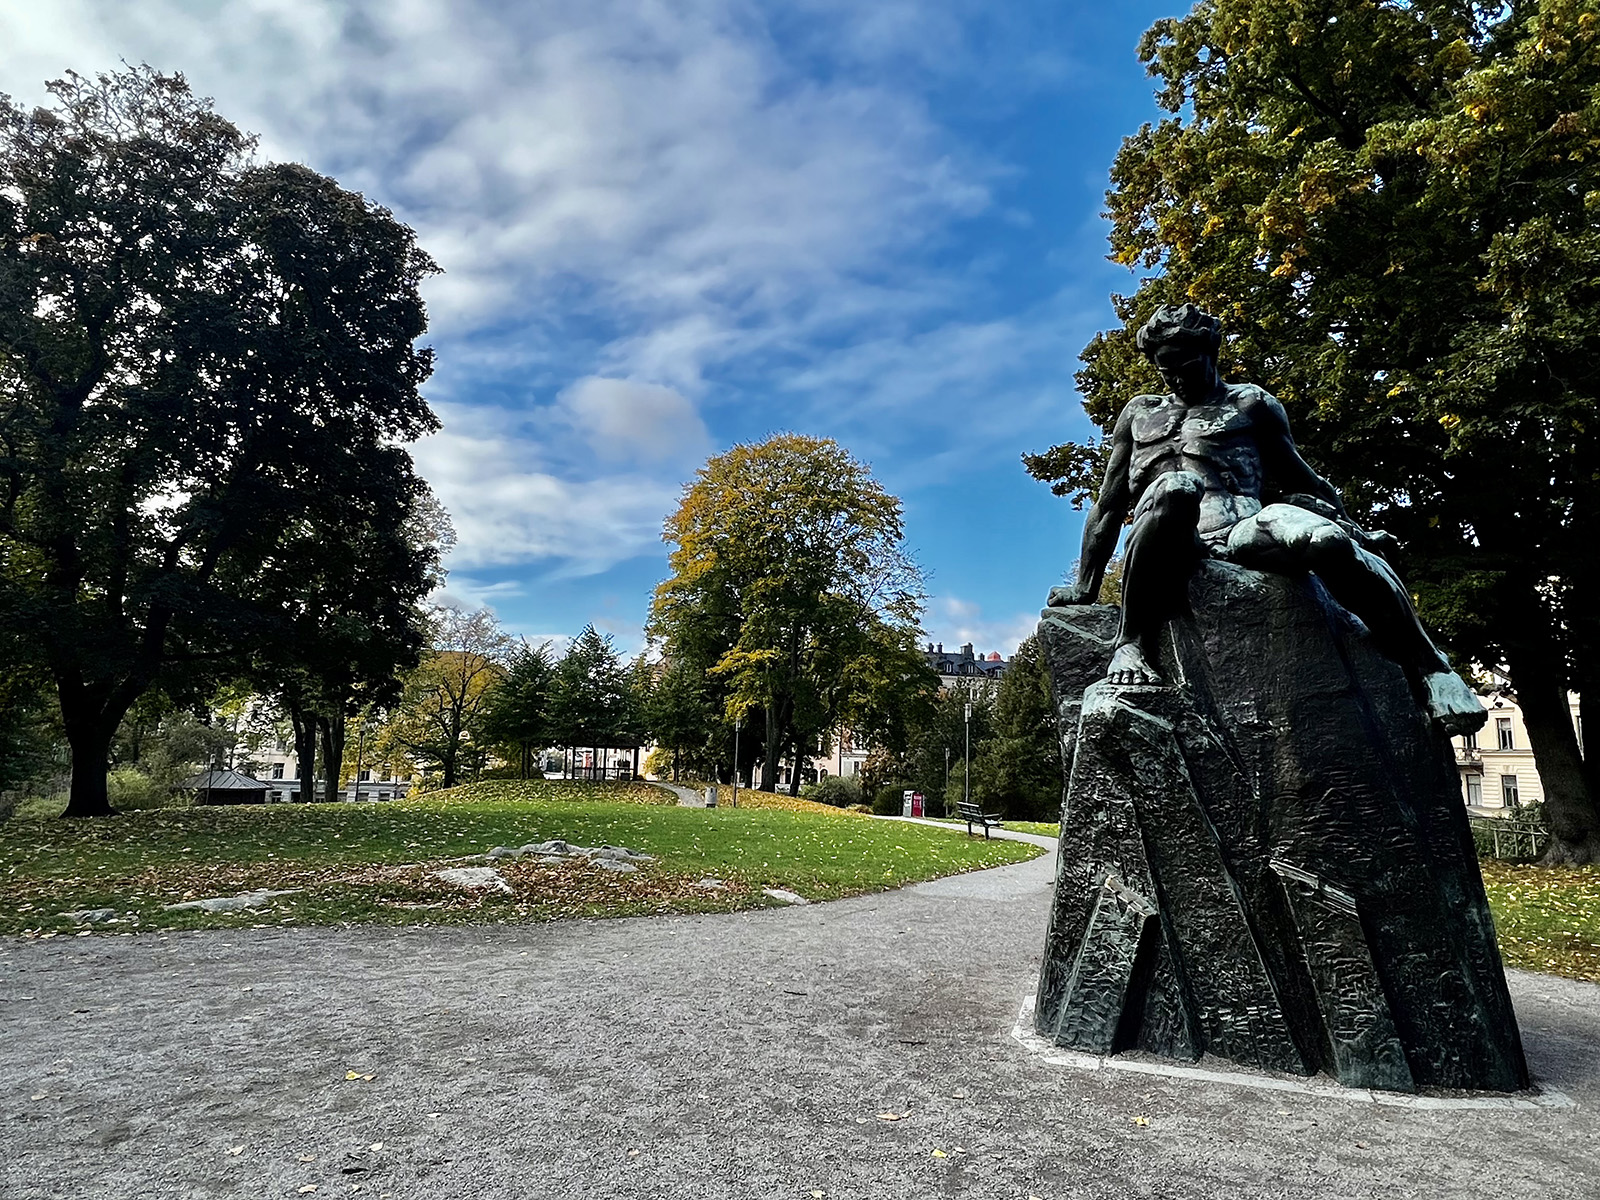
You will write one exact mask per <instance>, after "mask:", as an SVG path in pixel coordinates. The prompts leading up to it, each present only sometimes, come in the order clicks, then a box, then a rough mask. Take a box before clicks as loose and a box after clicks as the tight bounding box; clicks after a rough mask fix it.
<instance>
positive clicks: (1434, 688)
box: [1422, 671, 1489, 734]
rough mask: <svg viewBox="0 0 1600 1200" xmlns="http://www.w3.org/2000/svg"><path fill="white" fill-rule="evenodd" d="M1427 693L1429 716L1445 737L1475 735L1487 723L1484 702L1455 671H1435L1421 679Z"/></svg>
mask: <svg viewBox="0 0 1600 1200" xmlns="http://www.w3.org/2000/svg"><path fill="white" fill-rule="evenodd" d="M1422 685H1423V687H1424V688H1426V689H1427V692H1428V713H1429V714H1430V715H1431V716H1432V717H1433V719H1434V720H1435V721H1437V722H1439V724H1440V725H1441V726H1443V727H1444V730H1445V732H1446V733H1451V734H1463V733H1476V732H1477V731H1478V730H1479V729H1482V728H1483V726H1484V723H1485V722H1487V721H1488V719H1489V714H1488V712H1487V711H1486V710H1485V709H1484V707H1483V702H1482V701H1481V700H1479V699H1478V698H1477V696H1475V695H1473V694H1472V689H1471V688H1469V687H1468V686H1467V685H1466V681H1465V680H1463V679H1462V678H1461V676H1459V675H1457V674H1456V673H1455V672H1454V671H1435V672H1433V673H1432V674H1431V675H1424V676H1423V677H1422Z"/></svg>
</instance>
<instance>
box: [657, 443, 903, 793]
mask: <svg viewBox="0 0 1600 1200" xmlns="http://www.w3.org/2000/svg"><path fill="white" fill-rule="evenodd" d="M663 537H664V539H665V540H666V541H667V542H669V543H672V544H673V545H674V546H675V549H674V550H673V551H672V554H671V557H670V560H669V561H670V566H671V569H672V576H671V577H670V578H669V579H667V580H666V581H665V582H663V583H662V584H661V585H660V586H659V587H657V589H656V595H655V602H654V605H653V607H652V610H651V618H650V628H651V631H652V633H653V634H654V635H655V636H657V637H660V638H661V639H663V640H664V641H665V643H666V645H667V650H668V655H669V657H672V656H676V655H682V656H683V657H684V658H686V659H688V660H689V661H693V662H701V663H705V664H707V667H708V670H709V672H710V674H711V675H712V676H714V677H715V678H717V679H719V680H720V681H722V682H723V683H724V684H725V686H726V693H725V700H724V705H725V713H726V715H727V716H728V717H729V718H734V717H736V716H738V715H744V714H755V715H757V716H759V720H760V723H759V726H757V727H756V728H755V729H754V730H752V731H751V732H753V733H754V734H756V735H757V736H758V737H759V738H760V742H761V745H762V747H763V750H764V754H763V760H762V771H761V782H760V787H761V788H762V789H763V790H765V791H772V790H774V789H775V787H776V785H777V778H778V763H779V760H780V759H781V758H782V757H783V756H784V755H785V754H788V756H789V758H790V761H791V762H793V763H794V764H795V770H794V772H793V774H792V778H791V785H790V786H791V790H797V789H798V787H799V780H800V770H799V767H800V764H801V763H802V762H803V760H804V757H805V755H806V752H807V751H808V750H809V749H811V748H812V747H813V746H814V745H816V744H817V742H818V739H819V738H820V737H821V736H822V735H824V734H826V733H827V732H828V731H830V730H832V729H835V728H837V727H838V726H839V724H840V723H841V721H844V720H846V719H851V720H852V723H853V724H855V725H856V726H857V727H858V728H859V729H860V731H861V732H863V733H865V734H868V735H871V736H880V735H892V736H898V735H899V734H900V733H901V730H900V728H899V726H898V724H897V719H896V713H895V709H894V706H893V705H889V704H885V703H882V702H881V694H882V693H883V692H884V691H886V690H888V689H896V690H899V689H904V688H906V686H907V680H915V679H918V678H919V677H927V676H928V675H929V672H928V668H927V665H926V662H925V661H924V660H923V658H922V656H921V655H920V654H919V653H918V651H917V648H916V641H917V633H918V630H917V620H918V617H919V615H920V613H921V602H922V580H921V574H920V572H919V571H918V569H917V567H916V564H915V563H914V562H913V561H912V560H911V558H910V556H909V555H908V554H907V553H906V550H905V547H904V545H903V542H902V538H903V530H902V524H901V513H900V501H899V500H898V499H896V498H895V497H894V496H892V495H890V494H889V493H888V492H887V491H885V490H884V489H883V487H882V485H881V484H879V483H878V482H877V481H876V480H875V479H873V477H872V474H871V472H870V471H869V470H868V469H867V467H866V466H865V464H863V463H861V462H858V461H857V460H856V459H855V458H854V457H853V456H852V455H851V454H850V453H849V452H848V451H846V450H845V449H844V448H843V447H841V446H840V445H839V444H838V443H837V442H834V441H833V440H831V439H819V438H810V437H802V436H800V435H797V434H779V435H776V436H774V437H772V438H769V439H768V440H767V441H765V442H762V443H761V444H759V445H740V446H735V447H734V448H733V449H732V450H729V451H728V452H727V453H726V454H721V455H718V456H717V457H715V458H712V459H711V460H710V461H709V462H707V463H706V465H705V466H704V467H702V468H701V469H700V471H699V473H698V476H697V478H696V479H695V481H694V482H693V483H691V484H689V485H687V486H686V487H685V488H684V494H683V500H682V502H681V503H680V504H679V506H678V509H677V511H676V512H674V513H673V514H672V515H671V516H670V517H668V518H667V524H666V530H665V532H664V534H663Z"/></svg>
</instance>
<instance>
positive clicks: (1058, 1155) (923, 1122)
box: [0, 857, 1600, 1200]
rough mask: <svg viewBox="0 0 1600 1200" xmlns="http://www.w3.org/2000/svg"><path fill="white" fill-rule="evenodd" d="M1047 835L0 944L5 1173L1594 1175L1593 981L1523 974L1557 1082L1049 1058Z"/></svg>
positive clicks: (1330, 1181) (1352, 1184) (1469, 1192)
mask: <svg viewBox="0 0 1600 1200" xmlns="http://www.w3.org/2000/svg"><path fill="white" fill-rule="evenodd" d="M1049 863H1050V860H1049V858H1048V857H1046V858H1043V859H1039V860H1036V861H1035V862H1032V863H1024V864H1020V865H1018V866H1013V867H1005V868H1000V869H998V870H994V871H986V872H981V873H979V874H975V875H970V876H962V877H958V878H955V879H949V880H940V881H935V882H933V883H928V884H921V885H918V886H916V887H911V888H907V889H904V890H902V891H899V892H893V893H887V894H883V895H877V896H866V897H860V898H857V899H854V900H846V901H840V902H837V903H833V904H825V905H811V906H807V907H796V908H790V909H782V910H765V911H759V912H750V913H740V914H733V915H727V916H710V917H679V918H646V919H636V920H621V921H602V922H565V923H557V924H549V925H539V926H530V927H502V928H477V929H472V928H418V929H404V930H388V929H376V928H357V929H293V928H285V929H282V930H276V931H268V930H254V931H241V932H238V933H225V932H203V933H174V934H169V935H164V936H158V935H152V936H143V937H115V936H100V935H96V936H92V937H82V938H66V939H56V940H52V941H48V942H24V941H20V940H14V939H13V940H6V941H3V942H0V1046H3V1052H0V1151H3V1153H0V1197H5V1200H25V1198H31V1197H72V1198H74V1200H94V1198H100V1197H105V1198H108V1200H109V1198H115V1200H133V1198H135V1197H137V1198H141V1200H142V1198H145V1197H151V1198H154V1197H211V1196H248V1197H276V1196H291V1197H292V1196H315V1197H316V1198H317V1200H325V1198H327V1197H333V1196H339V1197H344V1196H358V1197H363V1198H366V1197H371V1198H373V1200H381V1198H383V1197H389V1198H390V1200H402V1198H404V1200H412V1198H418V1197H441V1198H442V1197H450V1198H452V1200H459V1198H462V1197H480V1196H481V1197H495V1198H496V1200H499V1198H505V1197H520V1196H561V1197H571V1198H574V1200H576V1198H579V1197H590V1196H596V1197H598V1196H607V1197H610V1196H618V1197H646V1196H648V1197H658V1196H685V1197H739V1198H741V1200H743V1198H762V1197H784V1198H788V1197H795V1198H799V1200H805V1198H807V1197H817V1196H824V1197H828V1198H830V1200H853V1198H857V1197H860V1198H863V1200H865V1198H867V1197H894V1198H919V1197H928V1196H946V1195H947V1196H973V1197H1015V1198H1016V1200H1026V1198H1027V1197H1029V1196H1037V1197H1041V1198H1044V1200H1060V1198H1065V1197H1174V1198H1177V1197H1185V1198H1187V1197H1229V1198H1234V1197H1306V1198H1311V1197H1315V1198H1317V1200H1336V1198H1340V1197H1352V1198H1354V1197H1360V1198H1363V1200H1365V1198H1368V1197H1402V1196H1418V1197H1429V1198H1432V1197H1439V1196H1447V1197H1453V1196H1461V1197H1481V1196H1490V1197H1496V1198H1499V1200H1510V1198H1513V1197H1530V1198H1531V1197H1537V1198H1538V1200H1553V1198H1556V1197H1579V1196H1593V1195H1600V1136H1597V1135H1600V987H1595V986H1591V985H1584V984H1575V983H1568V982H1564V981H1560V980H1553V979H1549V978H1546V977H1542V976H1533V975H1526V974H1520V973H1519V974H1516V975H1514V976H1513V978H1512V990H1513V994H1514V995H1515V997H1516V1001H1517V1008H1518V1011H1519V1013H1520V1015H1521V1018H1522V1022H1523V1034H1524V1038H1525V1040H1526V1043H1527V1047H1528V1052H1529V1058H1530V1060H1531V1061H1532V1064H1533V1069H1534V1072H1535V1074H1536V1075H1538V1076H1540V1077H1541V1078H1542V1079H1543V1081H1544V1082H1545V1084H1546V1085H1547V1086H1549V1087H1551V1088H1554V1089H1559V1090H1560V1091H1561V1092H1564V1093H1566V1094H1567V1095H1568V1096H1570V1097H1571V1098H1572V1099H1573V1100H1575V1101H1576V1102H1577V1106H1576V1107H1575V1108H1565V1109H1539V1110H1535V1111H1526V1112H1518V1111H1509V1112H1508V1111H1496V1110H1465V1111H1463V1110H1443V1111H1434V1110H1417V1109H1404V1108H1391V1107H1383V1106H1378V1105H1374V1104H1370V1103H1357V1102H1352V1101H1349V1100H1344V1099H1329V1098H1326V1097H1319V1096H1308V1095H1301V1094H1296V1093H1279V1092H1272V1091H1267V1090H1263V1089H1259V1088H1254V1087H1250V1086H1239V1085H1234V1084H1226V1085H1224V1084H1214V1083H1202V1082H1195V1081H1190V1080H1177V1079H1166V1078H1159V1077H1144V1076H1127V1075H1119V1074H1118V1073H1114V1072H1107V1071H1099V1072H1086V1071H1083V1070H1080V1069H1077V1068H1070V1067H1062V1066H1052V1065H1050V1064H1048V1063H1046V1062H1045V1061H1044V1060H1043V1058H1042V1057H1041V1056H1040V1055H1038V1054H1035V1053H1030V1052H1029V1051H1028V1050H1026V1049H1025V1048H1024V1047H1023V1046H1022V1045H1020V1044H1019V1043H1018V1042H1017V1041H1016V1040H1015V1039H1014V1038H1013V1037H1012V1036H1011V1029H1012V1025H1013V1023H1014V1022H1015V1020H1016V1015H1017V1011H1018V1006H1019V1003H1020V1002H1021V1001H1022V999H1023V997H1024V996H1025V995H1026V994H1027V993H1028V992H1029V991H1030V990H1031V988H1032V984H1033V980H1034V973H1035V971H1036V970H1037V965H1038V952H1039V947H1040V942H1041V934H1042V927H1043V921H1044V915H1045V911H1046V904H1047V900H1048V894H1049V893H1048V880H1049V870H1050V867H1049ZM891 1117H892V1118H894V1119H889V1118H891ZM1136 1118H1148V1124H1143V1123H1139V1122H1138V1121H1136ZM313 1189H314V1190H313Z"/></svg>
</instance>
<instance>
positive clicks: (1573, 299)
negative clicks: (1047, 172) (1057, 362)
mask: <svg viewBox="0 0 1600 1200" xmlns="http://www.w3.org/2000/svg"><path fill="white" fill-rule="evenodd" d="M1595 10H1596V6H1595V5H1594V4H1593V3H1591V2H1579V0H1513V2H1512V3H1499V2H1498V0H1496V2H1494V3H1468V2H1465V0H1455V2H1445V3H1426V4H1423V3H1411V2H1403V0H1202V3H1199V4H1197V5H1196V6H1195V8H1194V10H1193V11H1192V13H1191V14H1190V15H1189V16H1188V17H1186V18H1182V19H1169V20H1163V21H1160V22H1157V23H1156V24H1155V25H1154V26H1153V27H1152V28H1151V30H1150V31H1149V32H1148V33H1147V34H1146V35H1145V37H1144V40H1143V41H1142V42H1141V44H1140V55H1141V58H1142V59H1143V60H1144V61H1145V62H1146V63H1147V64H1148V66H1149V69H1150V72H1151V74H1152V75H1154V76H1155V77H1156V79H1157V80H1158V81H1159V89H1158V98H1159V100H1160V103H1161V104H1162V106H1163V107H1164V108H1166V109H1167V111H1168V112H1170V113H1171V114H1172V115H1171V116H1170V117H1168V118H1166V119H1164V120H1162V121H1161V122H1160V123H1158V124H1156V125H1153V126H1152V125H1147V126H1145V127H1144V128H1143V129H1141V130H1140V131H1139V132H1138V133H1136V134H1134V135H1133V136H1132V137H1130V138H1128V139H1127V140H1126V141H1125V142H1124V143H1123V146H1122V150H1121V152H1120V153H1119V154H1118V156H1117V159H1116V163H1115V165H1114V167H1113V169H1112V190H1111V191H1110V192H1109V194H1108V205H1109V216H1110V217H1111V220H1112V232H1111V248H1112V257H1113V258H1114V259H1116V260H1117V261H1119V262H1122V263H1125V264H1127V265H1129V266H1131V267H1135V268H1141V269H1143V270H1144V271H1146V272H1148V273H1147V274H1146V275H1144V277H1143V278H1142V279H1141V280H1140V283H1139V286H1138V289H1137V291H1136V292H1135V293H1134V294H1133V295H1132V296H1127V297H1124V296H1117V297H1114V303H1115V306H1116V309H1117V313H1118V316H1119V317H1121V318H1122V319H1123V321H1124V322H1125V326H1126V327H1125V328H1122V329H1117V330H1113V331H1111V332H1109V333H1106V334H1104V335H1102V336H1098V337H1096V338H1095V339H1094V340H1093V341H1092V342H1091V343H1090V345H1089V346H1088V348H1087V349H1086V350H1085V351H1084V354H1083V358H1084V364H1085V365H1084V369H1083V370H1082V371H1081V372H1080V373H1079V376H1078V380H1079V386H1080V388H1081V390H1082V392H1083V394H1084V396H1085V402H1086V406H1087V408H1088V411H1089V414H1090V416H1091V417H1093V418H1094V420H1095V421H1096V422H1097V423H1098V424H1099V425H1100V426H1101V428H1102V429H1105V430H1109V429H1110V428H1111V426H1112V424H1113V423H1114V421H1115V419H1116V415H1117V412H1118V410H1119V408H1120V407H1121V405H1122V404H1124V403H1125V402H1126V401H1127V399H1128V398H1129V397H1130V396H1132V395H1133V394H1135V393H1137V392H1140V391H1151V390H1160V389H1159V381H1158V380H1157V379H1156V378H1155V376H1154V374H1153V372H1152V371H1151V369H1150V367H1149V366H1148V364H1146V363H1145V362H1144V361H1143V359H1142V357H1141V356H1140V355H1139V354H1138V353H1137V351H1136V350H1135V348H1134V345H1133V332H1132V331H1133V330H1134V329H1136V328H1137V327H1138V325H1139V324H1140V323H1142V321H1143V320H1144V319H1145V318H1146V317H1147V316H1148V315H1149V313H1150V312H1152V311H1153V310H1154V308H1155V307H1156V306H1157V305H1158V304H1162V303H1169V302H1181V301H1184V300H1192V301H1193V302H1195V303H1196V304H1199V305H1200V306H1201V307H1203V308H1206V309H1209V310H1210V311H1212V312H1214V313H1217V314H1218V315H1220V316H1221V317H1222V319H1223V321H1224V325H1225V327H1226V329H1227V331H1228V337H1227V340H1226V343H1225V345H1224V351H1223V357H1224V365H1225V368H1226V369H1227V370H1228V371H1230V372H1231V373H1232V374H1233V375H1235V376H1236V377H1241V378H1249V379H1252V380H1254V381H1256V382H1259V383H1261V384H1263V385H1265V386H1266V387H1268V388H1269V389H1270V390H1272V391H1273V392H1274V393H1275V394H1276V395H1278V396H1279V398H1280V399H1282V400H1283V402H1284V404H1285V406H1286V407H1287V409H1288V410H1289V412H1290V414H1291V416H1292V418H1293V420H1294V424H1295V433H1296V436H1297V438H1298V439H1299V441H1300V443H1301V445H1302V446H1303V448H1304V449H1305V451H1306V454H1307V457H1308V458H1311V459H1313V460H1314V461H1315V462H1316V463H1317V464H1318V465H1319V467H1320V468H1321V469H1322V471H1323V472H1324V473H1325V474H1326V475H1327V476H1328V477H1329V478H1330V479H1332V480H1333V481H1335V482H1336V483H1337V484H1338V485H1339V486H1340V487H1341V488H1342V490H1343V491H1344V494H1345V497H1346V500H1347V502H1348V503H1349V506H1350V507H1351V509H1352V511H1353V513H1354V514H1355V515H1357V517H1358V519H1361V520H1363V521H1364V522H1365V523H1368V524H1370V525H1373V526H1378V527H1382V528H1386V529H1389V530H1390V531H1392V532H1393V533H1395V534H1396V535H1398V537H1399V538H1400V539H1401V542H1402V544H1403V550H1402V551H1401V553H1400V555H1399V565H1400V567H1401V569H1402V571H1403V574H1404V575H1405V577H1406V579H1407V580H1408V582H1409V583H1410V584H1411V586H1412V587H1413V588H1414V589H1415V591H1416V593H1417V606H1418V610H1419V612H1420V613H1421V614H1422V616H1423V617H1424V619H1425V620H1427V621H1428V622H1429V623H1430V624H1432V625H1433V626H1434V627H1435V628H1436V629H1438V630H1439V631H1440V632H1441V634H1442V635H1443V638H1444V641H1445V642H1446V644H1447V646H1448V647H1449V648H1450V649H1451V650H1452V651H1453V652H1454V653H1455V655H1456V656H1457V657H1458V659H1462V660H1468V661H1475V662H1478V663H1481V664H1483V665H1484V666H1487V667H1495V668H1499V667H1504V668H1505V669H1507V670H1508V671H1509V673H1510V676H1511V679H1512V681H1513V683H1514V685H1515V690H1516V694H1517V698H1518V700H1519V702H1520V703H1521V705H1522V708H1523V712H1524V714H1525V717H1526V719H1527V724H1528V730H1529V736H1530V739H1531V740H1532V743H1533V748H1534V750H1535V752H1536V753H1537V756H1538V761H1539V772H1540V776H1541V779H1542V780H1543V783H1544V787H1545V794H1546V798H1547V803H1548V809H1547V811H1548V814H1549V818H1550V822H1551V826H1552V831H1553V833H1554V835H1555V837H1554V843H1553V846H1552V849H1551V854H1550V859H1551V860H1552V861H1579V862H1581V861H1595V860H1600V811H1597V808H1596V803H1595V799H1596V796H1597V795H1600V760H1597V759H1596V757H1595V755H1594V754H1593V753H1592V752H1591V753H1590V754H1589V755H1588V756H1587V758H1586V757H1585V756H1584V755H1583V754H1582V752H1581V750H1580V747H1579V743H1578V740H1577V738H1576V736H1575V734H1574V730H1573V726H1572V723H1571V721H1570V719H1569V717H1568V712H1567V704H1566V695H1565V693H1566V691H1567V689H1568V688H1571V689H1573V690H1575V691H1577V692H1579V693H1580V694H1581V696H1582V697H1583V700H1584V702H1585V704H1587V702H1588V700H1589V698H1590V697H1591V696H1593V695H1595V694H1596V691H1595V689H1596V687H1600V558H1597V557H1596V555H1595V554H1594V550H1593V547H1592V545H1591V544H1590V539H1591V538H1592V536H1593V533H1592V531H1593V530H1594V528H1595V527H1596V520H1597V518H1600V411H1597V407H1596V397H1597V389H1600V223H1597V217H1600V155H1597V148H1600V15H1597V13H1596V11H1595ZM1099 452H1100V447H1097V446H1094V445H1088V446H1071V445H1069V446H1059V447H1055V448H1053V449H1052V450H1050V451H1048V452H1046V453H1044V454H1041V455H1037V456H1030V457H1029V458H1028V460H1027V461H1028V464H1029V469H1030V471H1032V472H1033V473H1034V474H1035V475H1036V476H1037V477H1039V478H1043V479H1052V480H1054V481H1056V484H1057V490H1058V491H1059V492H1061V493H1063V494H1066V493H1074V492H1075V493H1076V494H1077V498H1078V499H1079V500H1080V501H1081V500H1082V498H1083V496H1084V495H1085V494H1086V492H1088V491H1089V490H1092V487H1093V480H1094V474H1095V470H1096V464H1097V461H1098V458H1099Z"/></svg>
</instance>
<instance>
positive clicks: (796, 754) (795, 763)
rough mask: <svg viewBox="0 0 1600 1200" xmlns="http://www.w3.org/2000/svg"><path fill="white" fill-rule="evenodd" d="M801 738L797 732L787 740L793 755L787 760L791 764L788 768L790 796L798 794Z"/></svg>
mask: <svg viewBox="0 0 1600 1200" xmlns="http://www.w3.org/2000/svg"><path fill="white" fill-rule="evenodd" d="M801 740H802V739H801V737H800V735H799V734H798V733H797V734H795V735H794V737H793V738H791V739H790V741H789V746H790V752H791V753H792V754H793V757H792V758H791V759H790V760H789V762H790V764H791V766H790V769H789V795H791V796H798V795H799V794H800V742H801Z"/></svg>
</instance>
